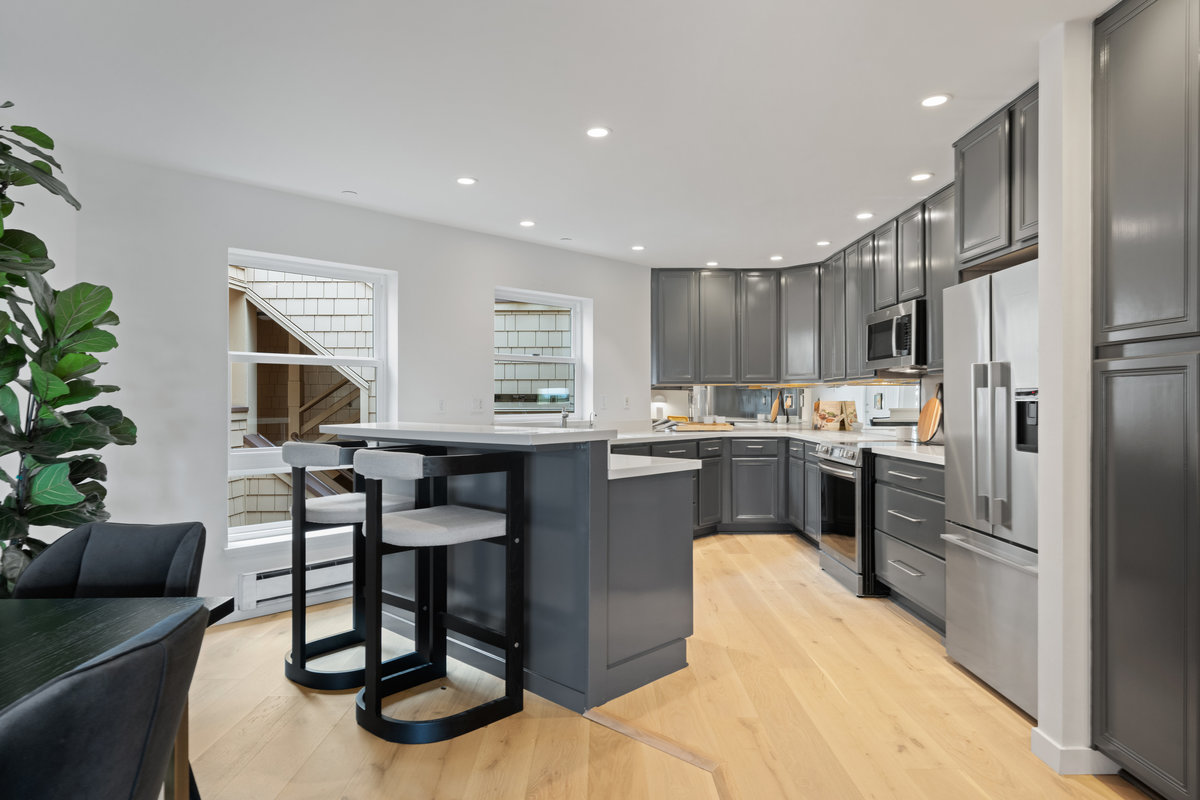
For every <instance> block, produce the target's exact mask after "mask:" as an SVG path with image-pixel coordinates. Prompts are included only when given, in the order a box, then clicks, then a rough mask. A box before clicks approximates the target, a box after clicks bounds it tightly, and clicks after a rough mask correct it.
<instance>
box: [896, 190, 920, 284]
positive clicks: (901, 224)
mask: <svg viewBox="0 0 1200 800" xmlns="http://www.w3.org/2000/svg"><path fill="white" fill-rule="evenodd" d="M924 208H925V207H924V206H923V205H919V206H916V207H914V208H910V209H909V210H908V211H905V212H904V213H903V214H901V215H900V216H899V217H897V218H896V255H897V272H896V274H897V286H898V290H899V294H898V295H897V297H898V298H899V299H898V302H904V301H905V300H916V299H917V298H920V297H924V296H925V214H924Z"/></svg>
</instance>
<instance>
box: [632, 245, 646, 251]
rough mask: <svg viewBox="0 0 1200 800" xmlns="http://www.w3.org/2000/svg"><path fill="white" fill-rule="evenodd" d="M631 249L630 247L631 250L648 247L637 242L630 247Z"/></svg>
mask: <svg viewBox="0 0 1200 800" xmlns="http://www.w3.org/2000/svg"><path fill="white" fill-rule="evenodd" d="M629 249H630V250H645V249H646V245H644V244H635V245H634V246H633V247H631V248H629Z"/></svg>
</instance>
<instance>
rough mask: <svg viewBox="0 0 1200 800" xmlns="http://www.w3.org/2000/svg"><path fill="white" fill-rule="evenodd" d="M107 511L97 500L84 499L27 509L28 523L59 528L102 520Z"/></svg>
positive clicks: (106, 516) (105, 516) (106, 515)
mask: <svg viewBox="0 0 1200 800" xmlns="http://www.w3.org/2000/svg"><path fill="white" fill-rule="evenodd" d="M108 517H109V513H108V512H107V511H105V510H104V504H103V503H100V502H98V501H93V500H85V501H83V502H82V503H75V504H73V505H65V506H36V507H34V508H31V509H29V522H28V524H29V525H57V526H58V527H60V528H74V527H76V526H79V525H83V524H85V523H88V522H103V521H104V520H106V519H108Z"/></svg>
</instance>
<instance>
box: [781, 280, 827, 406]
mask: <svg viewBox="0 0 1200 800" xmlns="http://www.w3.org/2000/svg"><path fill="white" fill-rule="evenodd" d="M782 273H783V274H782V275H781V276H780V293H781V302H780V308H781V309H782V311H783V358H782V366H783V375H782V380H784V381H786V382H788V383H796V382H800V381H819V380H820V379H821V350H820V346H821V345H820V343H821V336H820V332H821V329H820V325H821V307H820V302H821V289H820V279H821V273H820V266H819V265H817V264H809V265H807V266H803V267H791V268H789V269H785V270H783V271H782Z"/></svg>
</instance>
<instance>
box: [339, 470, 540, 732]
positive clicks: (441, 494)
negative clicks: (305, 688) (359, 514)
mask: <svg viewBox="0 0 1200 800" xmlns="http://www.w3.org/2000/svg"><path fill="white" fill-rule="evenodd" d="M354 469H355V471H356V472H357V473H358V474H359V475H361V476H362V477H363V478H364V479H365V483H366V494H367V509H368V513H367V518H366V523H365V526H364V530H365V534H366V598H367V608H366V643H365V645H364V647H365V650H366V659H367V661H366V682H365V683H364V685H363V689H362V691H360V692H359V693H358V699H357V705H358V707H357V709H356V710H355V713H356V716H357V719H358V724H359V725H360V726H362V727H363V728H366V729H367V730H368V731H370V732H371V733H373V734H375V735H376V736H379V737H381V738H383V739H387V740H388V741H391V742H400V743H403V744H424V743H427V742H440V741H443V740H445V739H450V738H453V737H455V736H459V735H460V734H463V733H467V732H468V731H473V730H475V729H477V728H482V727H483V726H484V725H488V724H490V723H492V722H495V721H496V720H499V719H503V718H504V717H507V716H509V715H511V714H515V713H517V712H518V711H520V710H521V709H522V708H523V707H524V689H525V672H524V655H523V654H524V649H523V642H524V636H525V546H524V537H525V534H524V528H525V521H524V520H525V457H524V455H523V454H520V453H483V454H464V455H445V456H424V455H420V454H416V453H401V452H387V451H382V450H359V451H358V452H357V453H355V456H354ZM490 472H504V473H505V474H506V486H505V499H506V502H505V513H503V514H500V513H497V512H494V511H485V510H482V509H478V508H470V507H467V506H459V505H446V504H444V498H445V489H444V484H445V480H444V479H445V478H447V477H449V476H454V475H476V474H484V473H490ZM383 479H398V480H418V481H421V482H422V484H423V485H424V486H425V487H426V488H425V490H424V491H422V492H421V493H420V497H421V498H422V500H425V499H430V498H432V499H433V501H434V502H436V501H438V500H441V501H442V502H443V504H441V505H431V506H425V503H424V502H422V503H420V504H419V505H422V506H425V507H419V508H417V509H414V510H412V511H399V512H393V513H385V511H384V503H383V497H384V495H383V493H382V481H383ZM439 484H440V485H441V487H442V488H441V489H440V490H439V489H437V488H432V489H431V488H429V487H431V486H433V487H436V486H437V485H439ZM474 541H487V542H492V543H495V544H499V545H502V546H503V547H504V551H505V559H504V561H505V575H504V631H503V632H501V631H496V630H493V629H491V628H487V627H484V626H482V625H479V624H476V623H474V622H472V621H470V620H467V619H463V618H462V617H458V616H455V615H453V614H451V613H450V612H449V611H448V610H447V607H446V583H447V581H446V578H447V574H446V571H447V570H446V561H447V558H446V556H447V548H448V547H450V546H452V545H455V544H462V543H464V542H474ZM389 545H390V546H392V547H397V548H409V549H413V550H415V551H416V554H415V555H416V573H417V580H416V597H415V600H416V611H415V621H416V633H415V640H416V641H415V650H414V651H413V652H411V653H409V654H407V655H405V656H401V657H400V658H397V659H393V660H392V661H390V662H388V663H386V664H385V663H382V627H383V603H384V600H385V593H384V592H383V566H382V556H383V555H384V550H383V548H384V547H385V546H389ZM448 630H452V631H455V632H458V633H463V634H466V635H467V636H470V637H471V638H473V639H476V640H478V641H481V642H484V643H485V644H489V645H491V646H493V647H497V648H501V649H503V651H504V695H503V696H502V697H498V698H495V699H493V700H489V701H487V702H484V703H482V704H480V705H477V706H475V707H473V708H470V709H467V710H466V711H461V712H459V713H457V714H452V715H449V716H445V717H439V718H437V719H428V720H401V719H396V718H394V717H389V716H387V715H385V714H384V713H383V710H382V700H383V698H384V697H386V696H388V695H392V694H396V693H397V692H401V691H404V690H405V689H410V688H412V687H414V686H419V685H420V684H423V683H426V682H428V681H431V680H435V679H437V678H441V677H444V676H445V675H446V633H447V631H448Z"/></svg>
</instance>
